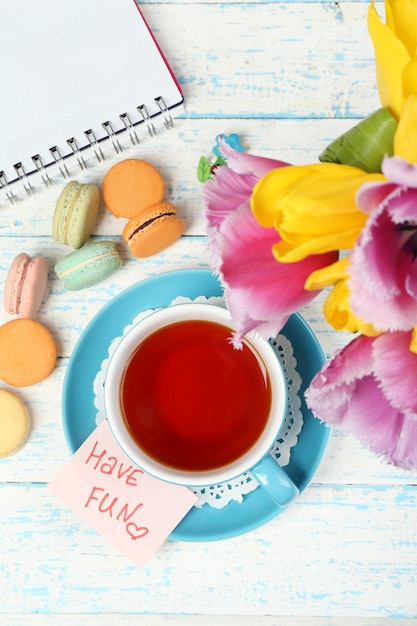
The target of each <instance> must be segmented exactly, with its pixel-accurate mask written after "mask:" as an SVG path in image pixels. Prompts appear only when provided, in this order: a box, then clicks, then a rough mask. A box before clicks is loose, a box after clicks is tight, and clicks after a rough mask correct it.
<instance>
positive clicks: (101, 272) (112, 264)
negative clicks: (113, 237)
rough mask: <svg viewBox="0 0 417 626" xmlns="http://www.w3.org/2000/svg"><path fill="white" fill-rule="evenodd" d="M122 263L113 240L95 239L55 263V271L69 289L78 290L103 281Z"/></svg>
mask: <svg viewBox="0 0 417 626" xmlns="http://www.w3.org/2000/svg"><path fill="white" fill-rule="evenodd" d="M121 265H122V260H121V258H120V256H119V253H118V251H117V248H116V245H115V244H114V243H113V242H112V241H95V242H94V243H88V244H86V245H85V246H83V247H82V248H79V249H78V250H74V252H71V253H70V254H68V255H67V256H65V257H63V258H62V259H60V260H59V261H58V262H57V263H56V264H55V272H56V273H57V275H58V276H59V278H61V279H62V280H63V282H64V287H65V288H66V289H68V290H69V291H78V290H79V289H85V288H86V287H91V286H92V285H95V284H96V283H99V282H101V281H102V280H104V279H105V278H107V277H108V276H110V275H111V274H113V272H115V271H116V270H118V269H119V268H120V267H121Z"/></svg>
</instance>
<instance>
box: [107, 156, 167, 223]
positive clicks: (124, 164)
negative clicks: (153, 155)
mask: <svg viewBox="0 0 417 626" xmlns="http://www.w3.org/2000/svg"><path fill="white" fill-rule="evenodd" d="M102 194H103V200H104V203H105V205H106V206H107V208H108V209H109V211H110V212H111V213H113V215H115V216H116V217H125V218H126V219H131V218H132V217H133V216H134V215H138V214H139V213H140V212H141V211H143V210H144V209H147V208H148V207H150V206H153V205H155V204H157V203H158V202H161V201H162V200H163V199H164V195H165V183H164V180H163V178H162V176H161V174H160V173H159V172H158V170H157V169H156V168H155V167H153V165H151V164H150V163H148V162H147V161H142V160H141V159H125V160H124V161H120V162H119V163H116V164H115V165H113V167H111V168H110V169H109V170H108V172H107V173H106V175H105V176H104V179H103V184H102Z"/></svg>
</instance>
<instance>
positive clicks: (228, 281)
mask: <svg viewBox="0 0 417 626" xmlns="http://www.w3.org/2000/svg"><path fill="white" fill-rule="evenodd" d="M219 146H220V149H221V151H222V154H223V156H224V157H225V158H226V159H227V165H226V166H224V165H223V166H220V167H218V168H217V169H216V170H215V172H214V176H213V180H209V181H207V182H206V183H205V184H204V187H203V200H204V203H205V206H206V212H205V215H206V218H207V222H208V236H209V249H210V253H211V261H212V265H213V268H214V269H215V271H216V272H217V273H218V274H219V277H220V279H221V282H222V284H223V286H224V290H225V298H226V302H227V305H228V308H229V310H230V312H231V315H232V317H233V319H234V320H235V322H236V324H237V332H236V334H235V337H234V345H235V346H236V347H239V346H240V345H241V340H242V337H243V336H244V335H245V334H246V333H247V332H249V331H251V330H255V329H256V331H257V332H258V333H259V334H260V335H262V336H264V337H266V338H269V337H272V336H274V335H276V334H277V333H278V332H279V331H280V330H281V328H282V327H283V326H284V324H285V322H286V321H287V319H288V317H289V316H290V315H291V314H292V313H294V312H295V311H297V310H298V309H299V308H300V307H302V306H304V305H305V304H306V303H307V302H309V301H310V300H312V299H313V298H314V297H315V295H316V294H317V291H307V290H305V289H304V284H305V281H306V279H307V278H308V276H309V275H310V274H311V273H312V272H314V271H315V270H317V269H320V268H322V267H325V266H327V265H330V264H331V263H333V262H335V261H336V260H337V253H336V252H329V253H326V254H319V255H314V256H311V257H308V258H306V259H304V260H302V261H299V262H297V263H282V262H279V261H277V260H276V259H275V258H274V256H273V254H272V246H273V245H274V244H276V243H278V242H279V241H280V236H279V234H278V233H277V231H276V230H275V229H274V228H265V227H263V226H260V225H259V224H258V222H257V221H256V220H255V218H254V216H253V214H252V211H251V209H250V203H249V201H250V196H251V194H252V190H253V186H254V185H255V183H256V182H257V181H258V180H259V178H261V177H262V176H263V175H264V174H266V173H267V172H269V171H270V170H271V169H275V168H277V167H285V166H286V165H288V164H287V163H284V162H283V161H275V160H273V159H265V158H262V157H257V156H254V155H250V154H246V153H242V152H238V151H236V150H234V149H233V148H231V147H230V146H228V145H227V144H226V143H225V142H224V141H222V140H221V139H220V140H219Z"/></svg>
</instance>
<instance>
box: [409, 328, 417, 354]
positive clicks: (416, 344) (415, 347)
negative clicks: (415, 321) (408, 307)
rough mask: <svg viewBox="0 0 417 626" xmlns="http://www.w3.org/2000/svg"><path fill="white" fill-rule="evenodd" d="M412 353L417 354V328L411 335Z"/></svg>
mask: <svg viewBox="0 0 417 626" xmlns="http://www.w3.org/2000/svg"><path fill="white" fill-rule="evenodd" d="M410 352H414V354H417V326H414V328H413V330H412V333H411V341H410Z"/></svg>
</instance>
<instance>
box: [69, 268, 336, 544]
mask: <svg viewBox="0 0 417 626" xmlns="http://www.w3.org/2000/svg"><path fill="white" fill-rule="evenodd" d="M221 295H222V288H221V286H220V284H219V282H218V280H217V278H216V277H215V276H214V275H213V274H212V272H211V271H210V270H180V271H174V272H167V273H164V274H160V275H158V276H155V277H153V278H149V279H147V280H144V281H142V282H140V283H137V284H136V285H133V286H132V287H130V288H128V289H126V290H125V291H123V292H122V293H121V294H119V295H118V296H116V297H115V298H113V300H111V301H110V302H109V303H108V304H107V305H105V306H104V307H103V308H102V309H101V311H100V312H99V313H98V314H97V315H96V316H95V317H94V318H93V319H92V320H91V322H90V323H89V324H88V326H87V327H86V329H85V330H84V332H83V333H82V335H81V337H80V338H79V340H78V342H77V345H76V346H75V348H74V351H73V353H72V356H71V358H70V361H69V364H68V367H67V371H66V374H65V380H64V387H63V398H62V412H63V424H64V431H65V436H66V439H67V443H68V447H69V449H70V451H71V452H72V453H74V452H75V451H76V450H77V449H78V448H79V446H80V445H81V444H82V443H83V442H84V441H85V439H87V437H88V436H89V435H90V434H91V433H92V431H93V430H94V429H95V427H96V423H95V416H96V408H95V406H94V392H93V381H94V378H95V376H96V374H97V372H98V371H99V370H100V367H101V363H102V361H103V360H104V359H105V358H106V357H107V356H108V352H107V350H108V346H109V344H110V342H111V341H112V339H113V338H114V337H117V336H120V335H122V334H123V329H124V328H125V326H127V325H128V324H130V323H131V321H132V320H133V318H134V317H135V316H136V315H137V314H138V313H140V312H141V311H146V310H148V309H153V308H158V307H164V306H168V305H169V304H170V303H171V302H172V301H173V300H174V298H176V297H178V296H185V297H188V298H191V299H193V298H197V297H198V296H207V297H210V296H221ZM281 333H282V334H283V335H285V336H286V337H287V338H288V339H289V340H290V341H291V343H292V346H293V349H294V355H295V358H296V359H297V371H298V373H299V374H300V376H301V378H302V386H301V390H300V397H301V398H302V397H303V392H304V390H305V389H306V387H307V386H308V385H309V383H310V381H311V379H312V378H313V376H314V375H315V374H316V372H317V371H318V370H319V369H320V368H321V366H322V365H323V363H324V361H325V357H324V354H323V351H322V349H321V347H320V345H319V343H318V341H317V339H316V338H315V336H314V334H313V333H312V331H311V329H310V328H309V326H308V325H307V324H306V322H305V321H304V320H303V319H302V317H301V316H300V315H298V314H296V315H292V316H291V318H290V319H289V321H288V322H287V324H286V325H285V327H284V329H283V330H282V331H281ZM301 408H302V412H303V419H304V424H303V428H302V431H301V433H300V435H299V437H298V442H297V444H296V445H295V446H294V447H293V448H292V451H291V460H290V463H289V464H288V465H287V466H286V468H285V469H286V471H287V472H288V474H289V476H290V477H291V478H292V480H293V481H294V482H295V484H296V485H297V487H298V488H299V490H300V492H302V491H304V489H305V488H306V487H307V486H308V484H309V483H310V481H311V479H312V478H313V476H314V474H315V472H316V470H317V468H318V465H319V463H320V461H321V459H322V457H323V454H324V452H325V449H326V446H327V442H328V438H329V433H330V429H329V428H328V427H327V426H325V425H324V424H322V423H321V422H320V421H319V420H318V419H316V418H315V417H313V415H312V414H311V412H310V411H309V410H308V409H307V407H306V405H305V403H304V400H303V402H302V407H301ZM282 511H283V509H278V507H276V506H275V505H274V504H273V503H272V501H271V500H270V499H269V498H268V496H267V495H265V493H264V492H263V490H262V489H260V488H258V489H255V490H254V491H252V492H251V493H249V494H247V495H246V496H245V497H244V499H243V502H242V503H241V504H239V503H238V502H231V503H230V504H228V505H227V506H225V507H224V508H223V509H214V508H212V507H210V506H208V505H204V506H203V507H202V508H197V507H194V508H193V509H192V510H191V511H190V512H189V513H188V514H187V516H186V517H185V518H184V519H183V520H182V521H181V522H180V524H179V525H178V526H177V527H176V528H175V530H174V531H173V532H172V533H171V535H170V539H174V540H181V541H214V540H217V539H226V538H228V537H234V536H236V535H240V534H242V533H245V532H248V531H249V530H252V529H254V528H257V527H259V526H261V525H262V524H265V523H266V522H268V521H270V520H271V519H273V518H274V517H276V516H277V515H279V514H280V513H282Z"/></svg>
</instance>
